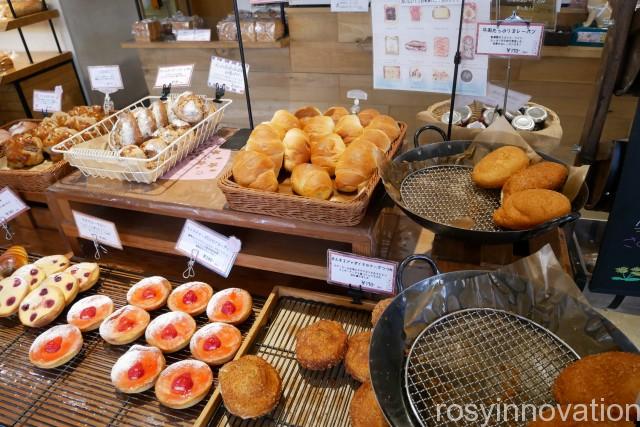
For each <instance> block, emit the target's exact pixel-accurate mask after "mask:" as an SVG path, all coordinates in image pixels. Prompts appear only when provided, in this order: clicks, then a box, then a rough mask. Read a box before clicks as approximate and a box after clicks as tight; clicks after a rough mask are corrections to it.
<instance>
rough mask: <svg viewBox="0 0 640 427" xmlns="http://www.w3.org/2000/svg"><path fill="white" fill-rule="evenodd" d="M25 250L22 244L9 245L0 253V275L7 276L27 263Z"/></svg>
mask: <svg viewBox="0 0 640 427" xmlns="http://www.w3.org/2000/svg"><path fill="white" fill-rule="evenodd" d="M28 260H29V258H28V256H27V250H26V249H25V248H24V247H22V246H10V247H9V248H7V250H6V251H4V252H3V253H2V255H0V275H1V276H2V277H7V276H10V275H11V274H13V272H15V271H16V270H18V269H19V268H20V267H22V266H24V265H27V262H29V261H28Z"/></svg>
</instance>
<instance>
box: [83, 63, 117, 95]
mask: <svg viewBox="0 0 640 427" xmlns="http://www.w3.org/2000/svg"><path fill="white" fill-rule="evenodd" d="M87 68H88V69H89V79H90V80H91V89H93V90H97V91H100V92H105V91H107V92H110V93H113V92H115V91H117V90H120V89H124V84H123V83H122V75H121V74H120V66H119V65H95V66H89V67H87ZM105 93H106V92H105Z"/></svg>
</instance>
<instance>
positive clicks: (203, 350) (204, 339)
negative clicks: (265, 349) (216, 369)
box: [189, 322, 242, 365]
mask: <svg viewBox="0 0 640 427" xmlns="http://www.w3.org/2000/svg"><path fill="white" fill-rule="evenodd" d="M240 344H242V334H241V333H240V331H239V330H238V328H236V327H235V326H233V325H229V324H227V323H221V322H215V323H209V324H207V325H204V326H203V327H202V328H200V329H199V330H198V332H196V333H195V334H193V336H192V337H191V342H190V344H189V349H190V350H191V354H192V355H193V357H195V358H196V359H198V360H201V361H203V362H205V363H208V364H209V365H222V364H223V363H226V362H228V361H229V360H231V359H233V356H235V355H236V353H237V352H238V349H239V348H240Z"/></svg>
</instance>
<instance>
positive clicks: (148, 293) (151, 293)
mask: <svg viewBox="0 0 640 427" xmlns="http://www.w3.org/2000/svg"><path fill="white" fill-rule="evenodd" d="M155 297H156V291H155V289H153V288H146V289H145V290H144V291H143V292H142V298H143V299H152V298H155Z"/></svg>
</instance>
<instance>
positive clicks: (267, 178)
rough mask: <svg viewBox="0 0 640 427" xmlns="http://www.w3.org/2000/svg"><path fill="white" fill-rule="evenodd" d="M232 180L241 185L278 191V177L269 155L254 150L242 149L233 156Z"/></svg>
mask: <svg viewBox="0 0 640 427" xmlns="http://www.w3.org/2000/svg"><path fill="white" fill-rule="evenodd" d="M231 171H232V174H233V180H234V181H235V182H237V183H238V184H239V185H241V186H243V187H249V188H254V189H256V190H264V191H278V177H277V175H276V173H275V167H274V165H273V161H272V160H271V158H270V157H268V156H266V155H264V154H262V153H258V152H255V151H246V150H242V151H240V152H238V153H237V154H236V156H235V157H234V158H233V166H232V168H231Z"/></svg>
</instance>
